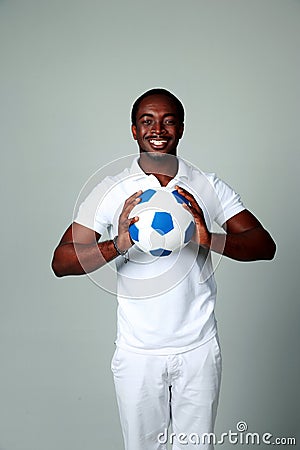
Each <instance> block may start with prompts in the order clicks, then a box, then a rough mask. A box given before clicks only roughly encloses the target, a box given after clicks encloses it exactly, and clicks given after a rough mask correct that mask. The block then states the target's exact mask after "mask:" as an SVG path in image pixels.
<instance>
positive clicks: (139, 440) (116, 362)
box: [111, 337, 221, 450]
mask: <svg viewBox="0 0 300 450" xmlns="http://www.w3.org/2000/svg"><path fill="white" fill-rule="evenodd" d="M111 368H112V372H113V375H114V382H115V388H116V395H117V401H118V407H119V413H120V421H121V426H122V431H123V437H124V442H125V450H165V449H166V448H167V445H166V440H168V442H170V443H172V449H173V450H179V449H180V450H181V449H183V450H195V449H201V450H204V449H205V450H208V449H213V445H211V444H209V443H207V440H206V443H203V440H202V435H203V433H212V432H213V430H214V423H215V418H216V410H217V404H218V397H219V388H220V380H221V353H220V347H219V343H218V338H217V337H214V338H212V339H211V340H210V341H208V342H206V343H205V344H203V345H201V346H200V347H197V348H196V349H194V350H190V351H188V352H185V353H180V354H177V355H169V356H156V355H144V354H137V353H133V352H129V351H127V350H123V349H121V348H117V349H116V351H115V353H114V356H113V359H112V363H111ZM170 423H171V424H172V429H173V434H172V435H171V433H170V432H167V431H166V430H167V429H168V427H169V424H170ZM167 433H168V435H167ZM180 433H181V434H180ZM198 437H199V439H198Z"/></svg>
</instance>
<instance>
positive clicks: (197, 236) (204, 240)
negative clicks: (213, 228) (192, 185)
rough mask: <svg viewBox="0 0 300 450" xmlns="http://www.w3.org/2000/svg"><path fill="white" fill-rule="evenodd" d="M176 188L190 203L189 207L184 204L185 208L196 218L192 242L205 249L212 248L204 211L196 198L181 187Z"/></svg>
mask: <svg viewBox="0 0 300 450" xmlns="http://www.w3.org/2000/svg"><path fill="white" fill-rule="evenodd" d="M175 188H176V190H177V191H178V193H179V194H181V195H182V196H183V197H184V198H186V199H187V200H188V202H189V205H186V204H185V203H183V207H184V208H185V209H187V210H188V211H190V212H191V213H192V214H193V216H194V220H195V232H194V235H193V237H192V241H194V242H196V243H197V244H198V245H202V246H203V247H210V243H211V233H210V231H209V230H208V228H207V226H206V223H205V219H204V214H203V211H202V209H201V208H200V206H199V205H198V203H197V202H196V200H195V197H194V196H193V195H192V194H190V193H189V192H188V191H186V190H185V189H183V188H182V187H180V186H175Z"/></svg>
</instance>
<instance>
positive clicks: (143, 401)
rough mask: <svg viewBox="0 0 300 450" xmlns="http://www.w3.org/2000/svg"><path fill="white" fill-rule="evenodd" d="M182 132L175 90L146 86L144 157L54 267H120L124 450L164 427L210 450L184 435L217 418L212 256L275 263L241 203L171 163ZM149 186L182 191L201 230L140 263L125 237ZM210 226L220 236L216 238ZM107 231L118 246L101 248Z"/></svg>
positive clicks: (141, 102) (77, 231) (118, 368)
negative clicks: (173, 251) (173, 249)
mask: <svg viewBox="0 0 300 450" xmlns="http://www.w3.org/2000/svg"><path fill="white" fill-rule="evenodd" d="M183 130H184V109H183V106H182V104H181V103H180V101H179V100H178V99H177V98H176V97H175V96H174V95H173V94H172V93H170V92H168V91H166V90H164V89H152V90H150V91H148V92H146V93H144V94H143V95H142V96H141V97H139V98H138V99H137V100H136V102H135V103H134V105H133V108H132V134H133V138H134V139H135V140H136V141H137V143H138V146H139V157H138V158H136V160H135V161H134V162H133V164H132V166H131V167H130V168H129V169H125V170H124V171H123V172H122V173H120V174H118V175H117V176H114V177H108V178H106V179H105V180H103V182H102V183H100V184H99V185H98V186H97V187H96V188H95V189H94V190H93V192H92V193H91V194H90V195H89V196H88V197H87V199H86V200H85V201H84V202H83V204H82V205H81V207H80V209H79V213H78V215H77V217H76V219H75V221H74V223H73V224H72V225H71V226H70V227H69V228H68V229H67V230H66V232H65V234H64V235H63V237H62V239H61V241H60V243H59V245H58V247H57V248H56V250H55V253H54V258H53V270H54V272H55V274H56V275H57V276H65V275H81V274H84V273H88V272H92V271H94V270H96V269H98V268H100V267H101V266H103V265H104V264H105V263H106V262H108V261H111V260H113V259H114V258H117V259H116V264H117V270H118V301H119V307H118V336H117V341H116V345H117V349H116V352H115V354H114V356H113V360H112V371H113V373H114V381H115V387H116V393H117V400H118V406H119V412H120V419H121V425H122V431H123V436H124V441H125V448H126V450H155V449H165V448H166V445H165V441H164V440H163V439H161V437H162V435H163V434H164V433H165V430H166V429H167V428H168V425H169V423H170V421H171V423H172V428H173V432H174V433H175V435H176V437H175V439H174V444H173V449H174V450H178V449H180V448H185V449H187V448H193V449H195V447H196V448H201V449H209V448H213V447H212V446H211V445H209V444H208V443H203V442H202V441H198V444H197V445H198V447H197V445H195V442H189V441H185V442H183V440H182V439H183V435H180V433H184V434H185V435H186V436H191V435H192V434H194V435H195V433H196V434H197V435H198V436H199V437H201V436H202V434H203V433H210V432H213V428H214V422H215V416H216V408H217V403H218V395H219V386H220V377H221V355H220V348H219V344H218V338H217V329H216V323H215V318H214V303H215V296H216V286H215V281H214V275H213V270H212V264H211V258H210V252H211V251H214V252H217V253H220V254H224V255H225V256H227V257H229V258H233V259H236V260H240V261H254V260H259V259H272V258H273V257H274V254H275V243H274V241H273V240H272V238H271V236H270V235H269V233H268V232H267V231H266V230H265V229H264V228H263V227H262V225H261V224H260V222H259V221H258V220H257V219H256V217H255V216H254V215H253V214H252V213H250V212H249V211H248V210H246V209H245V207H244V206H243V204H242V202H241V200H240V197H239V196H238V194H236V193H235V192H234V191H233V190H232V189H231V188H230V187H229V186H228V185H227V184H225V183H224V182H222V181H221V180H219V179H218V178H217V177H216V176H215V175H214V174H204V173H203V172H201V171H200V170H198V169H195V168H194V167H192V166H190V165H189V164H187V163H186V162H184V161H183V160H182V159H181V158H179V157H178V156H177V146H178V143H179V141H180V139H181V138H182V135H183ZM151 187H153V188H155V187H164V188H165V189H171V190H174V189H177V190H178V192H179V193H180V194H181V195H183V196H184V197H186V199H187V200H188V202H189V206H188V208H189V209H190V211H191V212H192V214H193V216H194V219H195V224H196V231H195V234H194V237H193V240H192V242H190V243H189V244H188V245H187V246H186V247H184V249H183V250H182V251H181V252H180V254H179V257H177V256H174V255H170V256H167V257H164V258H163V257H161V258H154V257H153V258H152V257H149V256H145V254H143V253H142V252H140V251H137V250H136V249H135V246H133V242H132V241H131V239H130V235H129V232H128V228H129V225H130V224H131V223H134V222H136V221H138V217H131V215H130V214H131V211H132V209H133V208H134V206H135V205H136V204H137V203H138V202H139V200H140V198H139V196H140V195H141V193H142V192H143V191H144V190H146V189H148V188H151ZM213 222H216V223H217V224H219V225H220V226H222V227H223V229H224V230H225V231H226V234H225V233H220V234H217V233H213V232H212V231H211V230H212V224H213ZM106 229H109V232H110V236H111V237H112V238H113V239H111V240H107V241H104V242H98V241H99V239H100V236H101V234H102V233H103V232H104V231H105V230H106ZM147 258H148V259H147ZM149 258H150V259H149ZM151 258H152V259H151ZM180 436H181V437H180Z"/></svg>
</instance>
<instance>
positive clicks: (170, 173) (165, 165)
mask: <svg viewBox="0 0 300 450" xmlns="http://www.w3.org/2000/svg"><path fill="white" fill-rule="evenodd" d="M138 162H139V165H140V167H141V169H142V170H143V171H144V172H145V173H147V174H152V175H154V176H156V178H158V180H159V181H160V182H161V180H168V181H170V180H171V179H172V178H174V177H175V175H176V173H177V171H178V159H177V157H176V156H175V155H169V154H166V155H157V156H155V155H149V154H148V153H146V152H143V153H141V154H140V158H139V161H138ZM163 185H165V184H163Z"/></svg>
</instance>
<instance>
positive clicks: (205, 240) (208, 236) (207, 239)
mask: <svg viewBox="0 0 300 450" xmlns="http://www.w3.org/2000/svg"><path fill="white" fill-rule="evenodd" d="M211 240H212V233H210V232H209V231H207V233H205V236H204V237H202V236H201V237H200V245H201V246H202V247H205V248H210V247H211Z"/></svg>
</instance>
